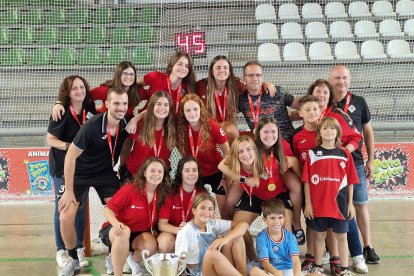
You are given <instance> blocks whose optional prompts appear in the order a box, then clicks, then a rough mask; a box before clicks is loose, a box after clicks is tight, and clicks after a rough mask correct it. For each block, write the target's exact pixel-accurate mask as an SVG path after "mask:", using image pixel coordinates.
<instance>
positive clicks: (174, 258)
mask: <svg viewBox="0 0 414 276" xmlns="http://www.w3.org/2000/svg"><path fill="white" fill-rule="evenodd" d="M148 255H149V251H148V250H143V251H142V259H143V260H144V264H145V268H146V269H147V271H148V272H149V273H150V274H151V275H152V276H177V275H180V274H181V273H183V272H184V270H185V257H186V255H187V254H186V253H185V252H182V253H181V255H180V256H178V255H176V254H172V253H160V254H154V255H152V256H151V257H149V258H146V257H145V256H148Z"/></svg>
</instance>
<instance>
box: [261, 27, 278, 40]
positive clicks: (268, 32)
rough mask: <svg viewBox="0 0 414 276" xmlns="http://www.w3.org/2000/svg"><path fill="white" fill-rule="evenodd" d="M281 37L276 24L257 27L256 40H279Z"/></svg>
mask: <svg viewBox="0 0 414 276" xmlns="http://www.w3.org/2000/svg"><path fill="white" fill-rule="evenodd" d="M278 38H279V36H278V34H277V27H276V25H275V24H272V23H262V24H260V25H259V26H257V30H256V39H257V40H263V39H278Z"/></svg>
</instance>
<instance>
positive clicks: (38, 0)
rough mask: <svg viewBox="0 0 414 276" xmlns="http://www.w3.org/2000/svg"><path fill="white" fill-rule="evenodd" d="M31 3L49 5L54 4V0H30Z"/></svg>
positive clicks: (42, 5)
mask: <svg viewBox="0 0 414 276" xmlns="http://www.w3.org/2000/svg"><path fill="white" fill-rule="evenodd" d="M29 4H30V5H32V6H41V7H49V6H50V5H51V4H52V0H30V1H29Z"/></svg>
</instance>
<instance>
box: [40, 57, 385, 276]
mask: <svg viewBox="0 0 414 276" xmlns="http://www.w3.org/2000/svg"><path fill="white" fill-rule="evenodd" d="M349 85H350V73H349V70H348V69H347V68H346V67H345V66H336V67H334V68H333V69H332V71H331V72H330V74H329V80H323V79H319V80H316V81H315V82H314V83H312V84H311V85H310V87H309V89H308V92H307V95H305V96H303V97H302V98H300V99H299V98H295V97H294V96H293V95H291V94H290V93H288V92H287V91H286V90H285V89H283V88H282V87H280V86H275V85H273V84H271V83H268V82H265V81H264V75H263V68H262V65H261V64H260V63H258V62H257V61H249V62H247V63H246V64H245V66H244V68H243V77H242V78H241V79H239V78H237V77H236V76H235V75H234V72H233V67H232V64H231V62H230V61H229V60H228V58H227V57H225V56H217V57H215V58H214V59H213V60H212V62H211V64H210V66H209V70H208V77H207V78H205V79H202V80H199V81H197V82H196V78H195V72H194V68H193V60H192V58H191V56H190V55H188V54H186V53H183V52H177V53H175V54H174V55H173V56H172V57H171V59H170V62H169V64H168V66H167V68H166V70H165V72H158V71H154V72H150V73H148V74H146V75H144V76H143V78H137V74H136V68H135V67H134V65H133V64H131V63H130V62H128V61H124V62H121V63H120V64H119V65H118V66H117V67H116V69H115V72H114V76H113V78H112V80H109V81H106V82H104V83H102V84H101V85H100V86H98V87H96V88H94V89H90V87H89V85H88V83H87V81H86V80H85V79H84V78H83V77H81V76H78V75H73V76H69V77H67V78H65V79H64V80H63V82H62V83H61V86H60V89H59V94H58V100H57V102H56V103H55V106H54V109H53V112H52V116H51V119H50V122H49V127H48V134H47V141H48V143H49V145H50V146H51V150H50V151H51V152H50V173H51V176H52V179H53V183H54V188H55V196H56V198H55V199H56V200H55V202H56V204H55V218H54V224H55V237H56V246H57V255H56V260H57V263H58V265H59V266H60V267H61V268H62V269H61V271H60V274H59V275H64V276H65V275H73V274H74V273H75V272H76V271H78V270H79V269H80V267H83V266H88V265H89V263H88V260H87V259H86V258H85V255H84V251H83V245H82V243H83V231H84V230H83V229H84V223H85V205H86V204H85V203H86V200H87V197H88V193H89V188H90V187H94V188H95V189H96V191H97V193H98V195H99V197H100V199H101V201H102V204H104V205H106V207H105V208H104V216H105V218H106V219H107V222H106V223H105V224H104V225H103V226H102V229H101V231H100V233H99V234H100V237H101V239H102V241H103V243H104V244H106V245H107V246H108V247H109V254H108V256H107V257H106V268H107V274H115V275H122V273H123V272H128V271H129V272H132V275H142V273H143V271H144V269H143V267H142V266H141V265H140V262H141V261H142V256H141V254H142V251H143V250H148V252H149V254H150V255H152V254H155V253H157V252H158V253H174V252H175V253H176V254H178V255H181V253H182V252H185V253H186V257H185V261H186V264H187V270H186V271H187V273H188V274H190V275H202V274H203V275H208V276H210V275H247V274H250V275H269V274H270V275H300V272H301V270H302V271H310V272H312V273H316V274H322V273H323V268H322V260H323V254H324V253H323V252H324V249H325V244H326V246H327V250H328V252H329V254H330V259H329V263H330V269H331V271H332V272H333V273H335V274H336V275H353V274H352V272H351V271H350V270H349V269H348V248H349V252H350V254H351V257H352V266H353V267H354V269H355V270H356V272H358V273H367V272H368V267H367V266H366V264H365V261H366V262H368V263H379V257H378V256H377V255H376V253H375V250H374V249H373V248H372V246H371V240H370V229H369V213H368V209H367V203H368V196H367V190H366V183H365V182H366V181H365V177H370V176H371V174H372V171H373V154H374V148H373V142H374V137H373V131H372V127H371V124H370V120H371V117H370V113H369V109H368V106H367V104H366V102H365V100H364V99H363V98H362V97H359V96H357V95H354V94H351V93H350V92H349V91H348V87H349ZM144 100H146V104H145V106H144V108H143V109H142V110H139V112H137V111H138V110H137V108H138V105H139V104H140V103H141V102H142V101H144ZM288 107H290V108H291V109H289V110H288ZM237 112H242V113H243V115H244V118H245V120H246V123H247V125H248V126H249V128H250V131H243V132H239V129H238V126H237V124H236V115H237ZM134 114H137V115H135V116H134ZM292 120H303V125H302V126H301V127H299V128H298V129H296V130H295V129H294V128H293V125H292ZM363 138H364V139H365V145H366V150H367V154H368V161H367V162H366V164H364V162H363V158H362V154H361V146H362V140H363ZM174 148H177V149H178V152H179V153H180V154H181V156H182V158H181V159H180V160H179V162H178V165H177V169H176V171H175V172H174V176H173V177H172V178H171V176H170V175H171V174H172V173H171V165H170V155H171V152H172V150H173V149H174ZM116 164H118V165H119V166H116ZM114 168H118V169H117V170H116V171H115V170H114ZM171 179H172V180H171ZM206 187H207V188H208V189H207V190H206ZM216 206H217V208H218V210H217V212H216V213H219V214H220V219H217V218H215V208H216ZM302 208H303V214H304V216H305V219H306V224H307V227H306V235H305V232H304V230H303V229H302V226H301V214H302ZM260 215H262V216H263V221H264V223H265V224H266V228H265V229H264V230H263V231H261V232H260V233H259V235H258V236H257V239H256V249H255V247H254V242H253V239H252V237H251V236H250V234H249V231H248V228H249V226H250V225H251V224H252V223H253V221H254V220H255V219H256V218H257V217H259V216H260ZM355 218H356V220H355ZM358 227H359V229H360V230H361V233H362V237H363V242H364V245H365V246H364V248H362V246H361V242H360V239H359V232H358ZM305 237H306V239H305ZM305 240H306V245H307V253H306V257H305V260H304V261H303V263H302V264H301V263H300V260H299V247H298V245H303V244H305Z"/></svg>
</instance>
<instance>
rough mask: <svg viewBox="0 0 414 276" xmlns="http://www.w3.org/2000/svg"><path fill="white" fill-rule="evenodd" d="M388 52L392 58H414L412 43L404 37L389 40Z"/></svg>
mask: <svg viewBox="0 0 414 276" xmlns="http://www.w3.org/2000/svg"><path fill="white" fill-rule="evenodd" d="M387 54H388V56H389V57H390V58H413V57H414V54H413V53H411V50H410V44H408V42H407V41H405V40H402V39H395V40H391V41H390V42H388V45H387Z"/></svg>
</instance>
